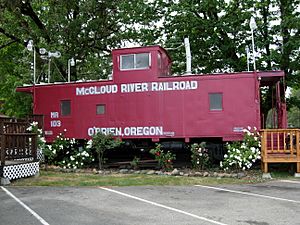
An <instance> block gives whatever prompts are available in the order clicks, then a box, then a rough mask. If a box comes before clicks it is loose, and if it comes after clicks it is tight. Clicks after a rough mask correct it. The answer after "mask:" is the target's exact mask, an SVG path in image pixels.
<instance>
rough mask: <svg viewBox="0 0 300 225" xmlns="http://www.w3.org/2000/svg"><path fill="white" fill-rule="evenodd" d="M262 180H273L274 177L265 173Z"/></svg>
mask: <svg viewBox="0 0 300 225" xmlns="http://www.w3.org/2000/svg"><path fill="white" fill-rule="evenodd" d="M262 178H263V179H272V176H271V174H270V173H263V175H262Z"/></svg>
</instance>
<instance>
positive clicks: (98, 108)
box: [96, 104, 105, 115]
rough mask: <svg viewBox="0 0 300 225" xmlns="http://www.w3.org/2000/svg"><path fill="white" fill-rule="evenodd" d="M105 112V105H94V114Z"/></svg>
mask: <svg viewBox="0 0 300 225" xmlns="http://www.w3.org/2000/svg"><path fill="white" fill-rule="evenodd" d="M104 113H105V105H102V104H101V105H97V106H96V114H97V115H102V114H104Z"/></svg>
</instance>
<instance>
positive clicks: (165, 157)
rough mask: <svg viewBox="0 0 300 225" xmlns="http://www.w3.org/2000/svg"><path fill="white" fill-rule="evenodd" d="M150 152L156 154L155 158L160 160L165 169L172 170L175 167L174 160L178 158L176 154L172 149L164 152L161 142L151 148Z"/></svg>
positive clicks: (160, 164)
mask: <svg viewBox="0 0 300 225" xmlns="http://www.w3.org/2000/svg"><path fill="white" fill-rule="evenodd" d="M150 153H151V154H152V155H154V156H155V159H156V160H157V161H158V165H159V166H160V167H161V168H162V169H163V170H170V169H172V168H173V160H175V159H176V156H175V154H173V153H171V152H170V151H167V152H164V151H163V150H162V149H161V145H160V144H157V145H156V147H155V148H154V149H151V150H150Z"/></svg>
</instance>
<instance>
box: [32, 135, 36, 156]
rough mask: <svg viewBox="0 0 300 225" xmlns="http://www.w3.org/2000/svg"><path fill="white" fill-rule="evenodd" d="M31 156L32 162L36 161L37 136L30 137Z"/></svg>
mask: <svg viewBox="0 0 300 225" xmlns="http://www.w3.org/2000/svg"><path fill="white" fill-rule="evenodd" d="M32 156H33V159H34V160H36V159H37V134H33V137H32Z"/></svg>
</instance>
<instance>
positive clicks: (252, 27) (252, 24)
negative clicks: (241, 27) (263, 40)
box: [249, 16, 257, 71]
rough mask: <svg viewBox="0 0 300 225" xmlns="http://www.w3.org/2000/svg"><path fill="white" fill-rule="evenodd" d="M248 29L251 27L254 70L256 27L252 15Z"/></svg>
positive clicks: (254, 68)
mask: <svg viewBox="0 0 300 225" xmlns="http://www.w3.org/2000/svg"><path fill="white" fill-rule="evenodd" d="M249 25H250V29H251V36H252V54H253V70H254V71H256V62H255V55H256V53H255V45H254V30H255V29H256V28H257V25H256V22H255V19H254V17H253V16H252V17H251V19H250V23H249Z"/></svg>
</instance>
